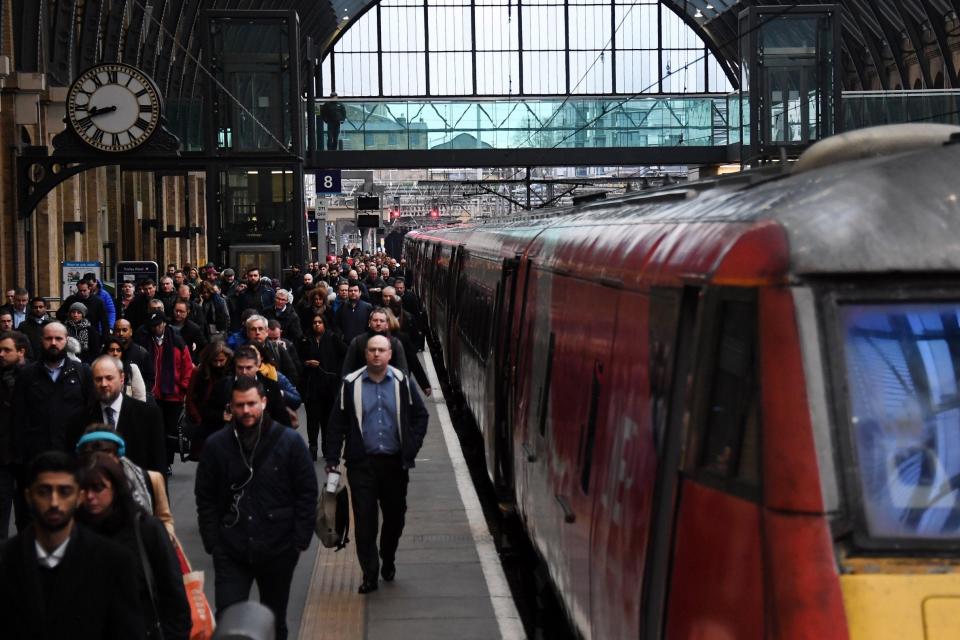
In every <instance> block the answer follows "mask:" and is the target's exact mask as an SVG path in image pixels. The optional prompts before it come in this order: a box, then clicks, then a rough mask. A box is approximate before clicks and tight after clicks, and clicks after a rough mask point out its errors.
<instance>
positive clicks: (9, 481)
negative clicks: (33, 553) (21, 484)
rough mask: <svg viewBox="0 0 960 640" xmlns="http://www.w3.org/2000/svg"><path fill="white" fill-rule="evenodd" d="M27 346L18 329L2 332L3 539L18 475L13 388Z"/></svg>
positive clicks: (0, 486) (0, 455) (0, 521)
mask: <svg viewBox="0 0 960 640" xmlns="http://www.w3.org/2000/svg"><path fill="white" fill-rule="evenodd" d="M27 346H28V343H27V339H26V337H24V336H23V334H21V333H17V332H16V331H9V332H4V333H0V540H6V539H7V531H8V530H9V529H10V512H11V510H12V507H13V496H14V487H15V480H16V477H17V466H16V465H15V464H14V463H15V461H16V450H15V448H14V443H13V391H14V388H15V386H16V383H17V376H18V375H19V374H20V370H21V369H22V368H23V359H24V357H25V356H26V349H25V347H27Z"/></svg>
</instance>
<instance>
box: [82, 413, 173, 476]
mask: <svg viewBox="0 0 960 640" xmlns="http://www.w3.org/2000/svg"><path fill="white" fill-rule="evenodd" d="M115 419H116V422H117V434H119V435H120V437H121V438H123V440H124V442H126V445H127V453H126V457H127V458H130V460H132V461H133V463H134V464H136V465H137V466H140V467H143V468H144V469H150V470H151V471H160V472H164V471H166V469H167V462H166V459H167V458H166V451H167V450H166V444H165V440H164V434H165V432H164V430H163V416H162V415H161V413H160V408H159V407H157V405H156V404H153V403H149V404H148V403H146V402H142V401H140V400H137V399H136V398H131V397H130V396H124V397H123V401H122V402H121V403H120V415H119V416H117V417H116V418H115ZM94 422H103V410H102V408H101V407H100V403H99V402H94V403H93V407H91V408H90V412H89V413H88V415H87V425H90V424H93V423H94ZM87 425H84V426H87ZM80 435H82V431H81V433H79V434H77V436H76V438H75V439H73V442H76V441H77V440H79V439H80Z"/></svg>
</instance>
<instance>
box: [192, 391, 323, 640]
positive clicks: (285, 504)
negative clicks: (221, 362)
mask: <svg viewBox="0 0 960 640" xmlns="http://www.w3.org/2000/svg"><path fill="white" fill-rule="evenodd" d="M266 406H267V397H266V392H265V391H264V388H263V385H262V384H260V382H259V381H258V380H257V379H256V378H255V377H252V376H246V375H240V376H237V378H236V380H235V382H234V384H233V389H232V392H231V396H230V403H229V407H228V408H229V412H230V416H231V418H232V419H231V421H230V422H229V423H228V424H227V426H225V427H224V428H223V429H221V430H219V431H217V432H215V433H214V434H213V435H211V436H210V437H209V438H208V439H207V441H206V444H205V445H204V447H203V454H202V456H201V458H200V464H199V465H198V466H197V480H196V486H195V494H196V498H197V518H198V521H199V525H200V537H201V538H202V540H203V547H204V549H206V551H207V553H210V554H211V555H213V568H214V577H215V582H214V584H215V601H216V608H217V613H218V614H219V612H221V611H223V610H224V609H226V608H227V607H229V606H230V605H232V604H234V603H236V602H240V601H242V600H246V599H248V598H249V597H250V587H251V585H252V584H253V581H254V580H256V582H257V588H258V590H259V591H260V601H261V602H262V603H263V604H264V605H266V606H267V607H269V608H270V610H271V611H273V614H274V616H275V618H276V637H277V640H284V639H285V638H286V637H287V601H288V600H289V598H290V583H291V581H292V579H293V571H294V569H295V568H296V566H297V561H298V560H299V559H300V553H302V552H303V551H306V549H307V548H308V547H309V546H310V540H311V537H312V535H313V525H314V519H315V516H316V505H317V495H318V494H317V476H316V472H315V471H314V468H313V463H312V462H311V460H310V454H309V452H308V451H307V445H306V444H305V443H304V441H303V438H301V437H300V435H299V434H298V433H297V432H296V431H294V430H293V429H289V428H287V427H285V426H284V425H281V424H277V423H275V422H274V421H273V420H271V418H270V415H269V414H268V413H267V412H266V411H265V410H266Z"/></svg>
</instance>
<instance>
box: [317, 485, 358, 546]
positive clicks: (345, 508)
mask: <svg viewBox="0 0 960 640" xmlns="http://www.w3.org/2000/svg"><path fill="white" fill-rule="evenodd" d="M345 489H346V485H345V483H344V482H343V481H342V479H341V482H340V485H339V486H338V487H337V490H336V492H334V493H331V492H329V491H327V490H326V489H325V488H323V487H321V488H320V502H319V504H318V505H317V520H316V522H315V523H314V529H313V531H314V533H316V534H317V538H319V539H320V544H322V545H323V546H324V547H326V548H327V549H333V550H334V551H340V549H343V548H344V547H345V546H347V543H348V542H350V537H349V535H348V534H349V533H350V497H349V493H348V492H347V491H345Z"/></svg>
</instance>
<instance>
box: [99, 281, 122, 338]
mask: <svg viewBox="0 0 960 640" xmlns="http://www.w3.org/2000/svg"><path fill="white" fill-rule="evenodd" d="M97 286H99V287H100V288H99V294H98V295H99V296H100V299H101V300H103V308H104V309H106V310H107V321H108V322H109V323H110V328H111V329H113V325H114V323H116V321H117V307H116V305H114V304H113V298H112V297H111V296H110V294H109V293H107V290H106V289H104V288H103V283H102V282H100V281H99V280H97Z"/></svg>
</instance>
